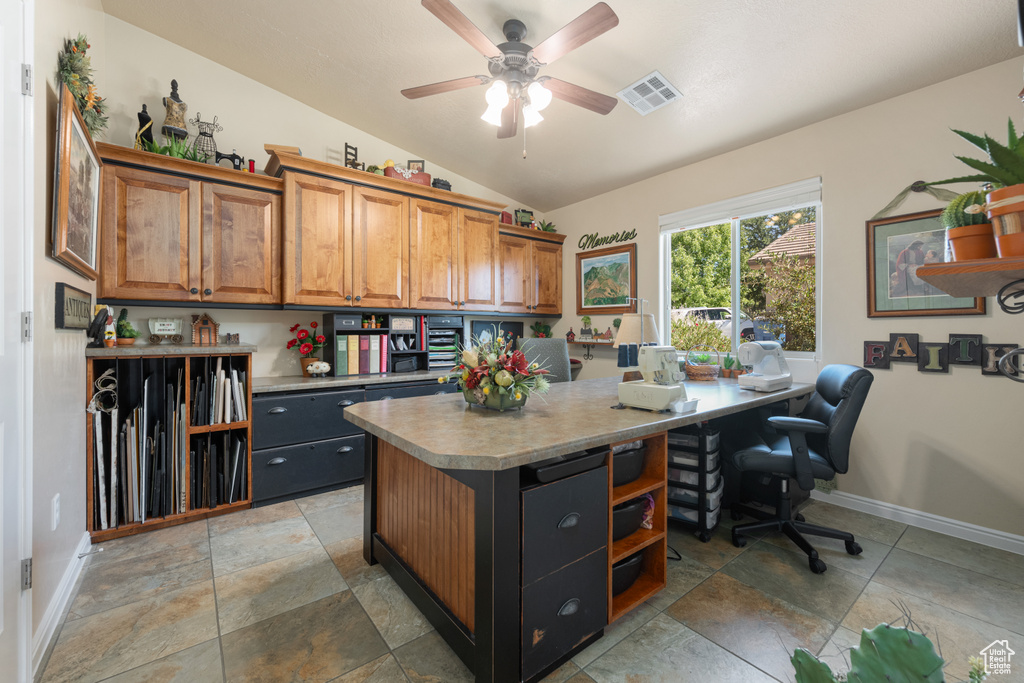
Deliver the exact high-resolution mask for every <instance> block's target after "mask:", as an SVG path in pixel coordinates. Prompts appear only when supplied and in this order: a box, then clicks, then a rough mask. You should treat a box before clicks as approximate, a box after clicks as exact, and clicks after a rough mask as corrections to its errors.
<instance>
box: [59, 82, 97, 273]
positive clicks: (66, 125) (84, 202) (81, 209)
mask: <svg viewBox="0 0 1024 683" xmlns="http://www.w3.org/2000/svg"><path fill="white" fill-rule="evenodd" d="M101 166H102V164H101V163H100V155H99V154H98V153H97V151H96V146H95V145H94V144H93V142H92V138H91V137H89V132H88V131H87V130H86V128H85V122H84V121H83V120H82V115H81V114H79V113H78V108H77V107H76V106H75V98H74V96H73V95H72V94H71V91H70V90H68V87H67V86H66V85H61V96H60V105H59V107H58V110H57V162H56V164H55V169H54V184H53V257H54V258H55V259H57V260H58V261H60V262H61V263H63V264H64V265H66V266H68V267H69V268H71V269H72V270H75V271H77V272H79V273H81V274H82V275H84V276H85V277H87V278H89V279H90V280H95V279H96V260H97V258H96V254H97V245H96V240H97V237H98V231H99V216H100V168H101Z"/></svg>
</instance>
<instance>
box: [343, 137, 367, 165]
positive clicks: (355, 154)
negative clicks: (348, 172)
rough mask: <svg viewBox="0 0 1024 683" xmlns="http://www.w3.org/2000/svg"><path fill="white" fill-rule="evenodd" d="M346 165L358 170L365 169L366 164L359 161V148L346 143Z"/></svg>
mask: <svg viewBox="0 0 1024 683" xmlns="http://www.w3.org/2000/svg"><path fill="white" fill-rule="evenodd" d="M345 165H346V166H348V167H349V168H354V169H356V170H357V171H365V170H366V164H365V163H363V162H362V161H359V148H358V147H353V146H352V145H350V144H348V143H347V142H346V143H345Z"/></svg>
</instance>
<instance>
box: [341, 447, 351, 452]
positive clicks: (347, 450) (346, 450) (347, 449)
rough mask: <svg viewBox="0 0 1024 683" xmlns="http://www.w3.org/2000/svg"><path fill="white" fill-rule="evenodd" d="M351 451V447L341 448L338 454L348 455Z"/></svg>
mask: <svg viewBox="0 0 1024 683" xmlns="http://www.w3.org/2000/svg"><path fill="white" fill-rule="evenodd" d="M351 450H352V447H351V446H342V447H341V448H339V449H338V452H339V453H349V452H350V451H351Z"/></svg>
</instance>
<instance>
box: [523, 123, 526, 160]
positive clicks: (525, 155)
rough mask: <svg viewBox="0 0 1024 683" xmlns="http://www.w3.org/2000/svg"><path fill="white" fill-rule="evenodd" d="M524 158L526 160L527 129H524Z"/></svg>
mask: <svg viewBox="0 0 1024 683" xmlns="http://www.w3.org/2000/svg"><path fill="white" fill-rule="evenodd" d="M523 158H524V159H525V158H526V127H525V126H524V127H523Z"/></svg>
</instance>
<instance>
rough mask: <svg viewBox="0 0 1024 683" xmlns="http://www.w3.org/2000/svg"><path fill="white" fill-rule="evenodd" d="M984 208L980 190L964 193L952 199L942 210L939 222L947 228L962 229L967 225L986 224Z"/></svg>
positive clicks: (986, 218)
mask: <svg viewBox="0 0 1024 683" xmlns="http://www.w3.org/2000/svg"><path fill="white" fill-rule="evenodd" d="M984 206H985V193H984V192H982V191H981V190H972V191H970V192H964V193H963V194H962V195H960V196H959V197H957V198H956V199H954V200H953V201H951V202H950V203H949V205H948V206H947V207H946V208H945V210H943V212H942V216H941V217H940V220H941V221H942V225H943V226H944V227H946V228H947V229H948V228H963V227H965V226H968V225H982V224H983V223H988V222H989V218H988V216H987V215H986V214H985V211H984V210H983V209H982V207H984Z"/></svg>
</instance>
